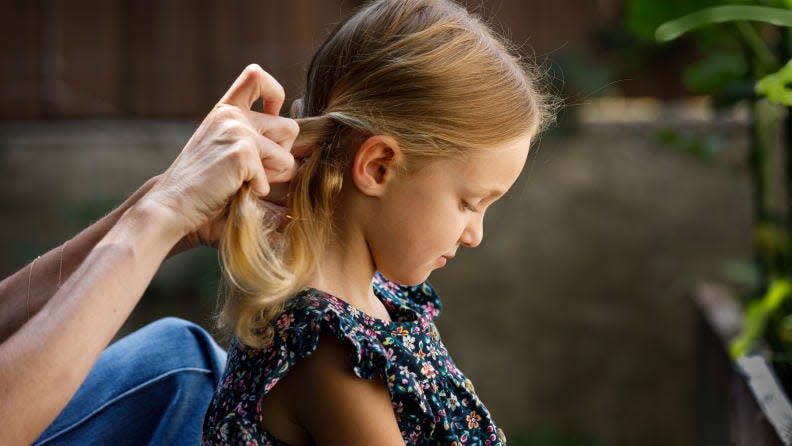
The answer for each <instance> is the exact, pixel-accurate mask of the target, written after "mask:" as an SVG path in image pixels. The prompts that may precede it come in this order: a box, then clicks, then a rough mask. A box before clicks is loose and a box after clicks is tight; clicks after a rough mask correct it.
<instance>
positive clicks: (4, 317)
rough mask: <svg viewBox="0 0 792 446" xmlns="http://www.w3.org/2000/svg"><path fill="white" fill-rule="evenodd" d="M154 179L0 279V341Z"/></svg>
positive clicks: (42, 301) (33, 311)
mask: <svg viewBox="0 0 792 446" xmlns="http://www.w3.org/2000/svg"><path fill="white" fill-rule="evenodd" d="M155 181H156V177H155V178H152V179H150V180H148V181H147V182H146V183H144V184H143V185H142V186H141V187H140V188H139V189H138V190H137V191H135V193H133V194H132V195H131V196H130V197H129V198H127V199H126V201H124V202H123V203H122V204H121V205H120V206H119V207H117V208H116V209H115V210H113V211H112V212H110V213H109V214H107V215H106V216H104V217H103V218H102V219H100V220H99V221H97V222H96V223H94V224H92V225H91V226H89V227H87V228H86V229H84V230H83V231H82V232H80V233H79V234H77V235H76V236H74V237H73V238H72V239H70V240H68V241H66V242H65V243H64V244H62V245H59V246H57V247H55V248H53V249H51V250H50V251H49V252H47V253H46V254H44V255H42V256H41V257H40V258H39V259H38V260H36V262H35V264H34V265H32V266H33V268H32V270H31V264H28V265H26V266H25V267H23V268H22V269H20V270H19V271H17V272H16V273H14V274H13V275H11V276H9V277H8V278H6V279H4V280H3V281H2V282H0V343H1V342H3V341H5V340H6V339H7V338H8V337H9V336H11V334H12V333H14V332H15V331H17V330H18V329H19V327H21V326H22V324H24V323H25V321H26V320H27V319H28V312H29V313H30V316H33V315H34V314H36V313H37V312H38V311H39V309H41V307H43V306H44V304H46V303H47V301H48V300H49V299H50V297H52V295H53V294H55V291H56V289H57V287H58V278H59V275H60V281H61V283H64V282H66V280H68V278H69V277H70V276H71V274H72V273H73V272H74V270H76V269H77V267H78V266H79V265H80V263H82V261H83V260H84V259H85V256H87V255H88V253H89V252H90V251H91V249H92V248H93V247H94V246H96V244H97V243H98V242H99V240H101V239H102V237H104V236H105V234H107V232H108V231H109V230H110V228H112V227H113V225H115V224H116V222H117V221H118V219H119V218H120V217H121V215H123V214H124V212H126V210H127V209H129V208H130V207H131V206H132V205H134V204H135V203H137V201H138V200H139V199H140V197H142V196H143V195H145V194H146V192H148V190H149V189H151V186H152V185H153V184H154V182H155ZM61 255H62V257H61ZM28 285H29V286H30V288H29V290H30V291H29V292H28ZM28 293H29V294H28ZM28 295H29V296H30V297H29V300H28Z"/></svg>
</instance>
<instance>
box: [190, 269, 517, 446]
mask: <svg viewBox="0 0 792 446" xmlns="http://www.w3.org/2000/svg"><path fill="white" fill-rule="evenodd" d="M373 284H374V293H375V295H376V296H377V297H378V298H379V299H380V300H381V301H382V303H383V305H384V306H385V308H386V309H387V310H388V314H389V315H390V316H391V319H392V321H385V320H382V319H376V318H373V317H371V316H369V315H368V314H366V313H364V312H362V311H360V310H359V309H357V308H356V307H354V306H352V305H350V304H348V303H347V302H345V301H344V300H342V299H340V298H338V297H336V296H333V295H331V294H328V293H325V292H323V291H320V290H317V289H314V288H304V289H303V290H301V291H300V292H299V293H297V294H296V295H295V296H294V297H292V298H291V299H289V300H288V301H287V302H286V304H285V305H284V311H283V313H282V314H281V315H280V316H279V317H278V318H277V319H275V320H274V321H273V322H272V324H274V326H275V327H276V331H275V337H274V339H273V342H272V344H270V345H269V346H268V347H266V348H264V349H252V348H249V347H245V346H243V345H242V344H240V343H238V342H237V340H236V339H235V340H234V341H232V343H231V346H230V348H229V352H228V362H227V364H226V369H225V372H224V374H223V378H222V379H221V381H220V384H219V385H218V388H217V391H216V392H215V394H214V397H213V398H212V401H211V403H210V404H209V409H208V411H207V413H206V416H205V418H204V426H203V439H202V443H203V444H205V445H225V444H233V445H237V444H240V445H274V446H288V445H287V444H286V443H284V442H283V441H281V440H279V439H277V438H275V437H274V436H273V435H272V434H270V433H269V432H267V431H266V430H265V429H263V428H262V427H261V414H262V412H263V411H264V410H267V408H266V407H262V404H261V398H262V397H263V396H264V395H265V394H266V393H267V392H268V391H269V390H270V389H272V388H273V387H274V386H275V385H277V383H278V381H279V380H280V379H281V378H283V377H284V376H285V375H286V374H287V373H288V371H289V369H290V368H291V367H292V366H294V364H295V363H296V362H297V361H299V360H300V359H302V358H304V357H306V356H308V355H310V354H311V353H313V352H314V350H316V347H317V345H318V343H319V336H320V334H325V335H327V334H330V335H333V336H336V337H337V338H338V339H340V340H342V341H345V342H347V343H348V344H349V345H350V346H351V347H352V349H353V350H354V354H353V355H352V363H351V365H352V369H353V371H354V373H355V374H356V375H357V376H358V377H360V378H365V379H373V378H375V377H376V376H377V375H378V374H381V375H382V376H384V377H386V383H387V386H388V392H389V394H390V397H391V403H392V405H393V410H394V413H395V415H396V420H397V422H398V424H399V428H400V430H401V434H402V437H403V439H404V441H405V442H406V443H407V444H408V445H436V444H443V445H454V446H457V445H459V446H461V445H482V446H489V445H503V444H505V443H506V438H505V436H504V434H503V431H501V430H500V429H498V427H497V426H496V425H495V423H494V422H493V421H492V418H491V417H490V414H489V411H488V410H487V408H486V407H484V404H482V402H481V401H480V400H479V398H478V396H477V395H476V394H475V391H474V389H473V385H472V384H471V382H470V380H469V379H467V378H466V377H465V375H464V374H463V373H462V372H461V371H460V370H459V369H458V368H457V367H456V365H455V364H454V362H453V360H452V359H451V357H450V356H449V354H448V351H447V350H446V348H445V346H444V345H443V343H442V342H441V340H440V334H439V333H438V331H437V327H436V326H435V324H434V319H435V317H437V315H438V314H439V313H440V310H441V304H440V300H439V298H438V296H437V294H436V293H435V291H434V289H433V288H432V286H431V285H430V284H429V283H428V282H425V283H423V284H421V285H417V286H412V287H407V286H401V285H398V284H396V283H394V282H390V281H388V280H387V279H385V278H384V277H383V276H382V275H381V274H379V273H377V274H376V275H375V277H374V281H373Z"/></svg>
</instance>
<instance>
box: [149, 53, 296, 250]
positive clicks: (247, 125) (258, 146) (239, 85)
mask: <svg viewBox="0 0 792 446" xmlns="http://www.w3.org/2000/svg"><path fill="white" fill-rule="evenodd" d="M259 98H262V100H263V102H264V104H263V113H261V112H258V111H255V110H252V109H251V107H252V105H253V103H254V102H256V100H258V99H259ZM284 100H285V94H284V91H283V87H282V86H281V85H280V84H279V83H278V82H277V81H276V80H275V79H274V78H273V77H272V76H271V75H270V74H268V73H267V72H266V71H264V70H263V69H262V68H261V67H260V66H258V65H256V64H252V65H248V66H247V67H246V68H245V70H244V71H243V72H242V74H241V75H240V76H239V77H238V78H237V80H236V81H235V82H234V83H233V85H232V86H231V88H230V89H229V90H228V91H227V92H226V94H225V95H224V96H223V97H222V99H220V102H218V103H217V105H216V106H215V107H214V108H213V109H212V111H211V112H209V114H208V115H207V116H206V118H204V120H203V122H201V125H200V126H199V127H198V130H196V131H195V133H194V134H193V136H192V137H191V138H190V140H189V141H188V142H187V144H186V145H185V146H184V149H182V152H181V153H180V154H179V156H178V157H177V158H176V160H175V161H174V162H173V163H172V164H171V165H170V167H169V168H168V170H166V171H165V173H163V174H162V175H161V177H160V178H159V179H158V180H157V182H156V183H155V185H154V186H153V187H152V189H151V190H150V191H149V193H148V194H146V197H145V199H146V200H148V201H149V202H153V203H156V204H157V205H160V206H161V207H163V208H165V209H166V210H169V211H171V212H172V213H173V214H174V221H175V222H176V224H178V225H179V226H180V227H181V229H182V231H183V233H184V234H186V236H185V237H184V238H183V239H182V240H181V241H180V242H179V244H178V245H177V246H176V247H175V248H174V250H175V251H177V250H183V249H188V248H190V247H192V246H195V245H197V244H208V245H215V246H216V244H217V241H218V239H219V235H220V233H221V232H222V228H223V226H224V224H225V216H226V213H227V204H228V202H229V201H230V199H231V198H232V197H233V196H234V195H235V194H236V193H237V192H238V191H239V189H240V188H241V187H242V186H243V185H244V184H248V185H249V187H250V188H251V189H252V191H253V193H254V194H256V195H257V196H258V197H260V198H264V197H266V196H267V195H268V194H270V192H271V187H270V183H285V182H287V181H289V180H290V179H291V178H292V177H293V176H294V173H295V172H296V166H295V162H294V156H293V155H292V154H291V153H290V151H291V149H292V144H293V143H294V140H295V139H296V138H297V134H298V133H299V130H300V129H299V126H298V125H297V122H296V121H294V120H292V119H289V118H283V117H280V116H278V114H279V113H280V109H281V106H282V105H283V101H284ZM277 198H282V197H277ZM276 201H277V200H276Z"/></svg>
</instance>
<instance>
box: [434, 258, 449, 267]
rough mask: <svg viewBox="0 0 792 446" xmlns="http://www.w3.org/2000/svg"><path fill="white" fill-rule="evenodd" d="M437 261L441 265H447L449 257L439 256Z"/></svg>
mask: <svg viewBox="0 0 792 446" xmlns="http://www.w3.org/2000/svg"><path fill="white" fill-rule="evenodd" d="M437 263H438V264H439V265H440V267H443V266H445V265H446V263H448V258H447V257H446V256H442V257H438V258H437Z"/></svg>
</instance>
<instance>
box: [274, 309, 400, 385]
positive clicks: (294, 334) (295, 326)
mask: <svg viewBox="0 0 792 446" xmlns="http://www.w3.org/2000/svg"><path fill="white" fill-rule="evenodd" d="M352 311H357V310H352ZM354 316H355V314H354V313H353V314H350V310H349V309H347V308H344V307H343V306H342V305H339V303H337V302H332V301H328V300H325V299H320V298H317V296H315V295H306V296H303V297H302V298H301V299H297V300H295V301H294V302H293V303H292V305H290V306H289V307H287V311H285V312H284V313H283V314H282V315H281V316H280V317H279V318H278V319H277V320H276V321H275V323H276V325H277V326H278V332H277V333H278V336H279V341H280V342H278V345H277V348H278V349H279V360H278V362H283V363H284V364H286V363H289V364H288V367H289V368H290V367H291V366H292V365H293V364H294V363H295V362H296V361H297V360H299V359H302V358H304V357H306V356H308V355H310V354H312V353H313V352H314V351H315V350H316V347H317V346H318V345H319V337H320V335H321V334H322V333H326V334H329V335H332V336H334V337H336V338H337V339H339V340H341V341H342V342H345V343H346V344H348V345H349V346H351V347H352V350H353V354H352V357H351V358H350V360H351V365H352V370H353V371H354V372H355V375H357V376H358V377H360V378H365V379H373V378H374V377H376V376H377V374H378V373H381V372H382V371H384V370H386V369H387V368H388V367H390V364H389V360H388V357H387V355H386V354H385V350H384V348H383V345H382V343H381V342H380V341H379V339H378V338H377V336H376V332H375V331H374V327H373V326H371V325H366V323H365V321H360V320H359V319H357V318H355V317H354ZM285 371H286V370H284V373H282V374H279V375H280V376H274V377H273V378H272V379H271V380H270V381H273V385H274V382H276V381H277V380H278V379H280V377H281V376H282V375H284V374H285ZM267 390H268V389H267Z"/></svg>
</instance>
